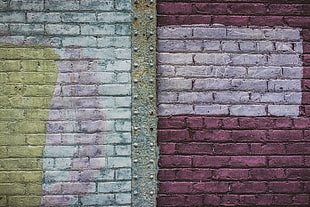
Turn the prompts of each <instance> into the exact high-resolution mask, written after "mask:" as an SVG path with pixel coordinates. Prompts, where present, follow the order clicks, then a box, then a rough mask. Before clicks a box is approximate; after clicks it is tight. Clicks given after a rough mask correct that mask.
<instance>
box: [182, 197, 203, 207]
mask: <svg viewBox="0 0 310 207" xmlns="http://www.w3.org/2000/svg"><path fill="white" fill-rule="evenodd" d="M184 197H185V201H184V204H183V205H184V206H202V205H203V196H202V195H185V196H184Z"/></svg>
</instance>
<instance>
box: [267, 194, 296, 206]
mask: <svg viewBox="0 0 310 207" xmlns="http://www.w3.org/2000/svg"><path fill="white" fill-rule="evenodd" d="M292 201H293V198H292V195H288V194H276V195H273V202H272V204H273V205H284V206H287V205H290V204H291V203H292Z"/></svg>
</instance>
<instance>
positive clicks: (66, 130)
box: [0, 0, 131, 207]
mask: <svg viewBox="0 0 310 207" xmlns="http://www.w3.org/2000/svg"><path fill="white" fill-rule="evenodd" d="M130 24H131V3H130V1H126V0H116V1H110V0H107V1H100V0H80V1H79V0H68V1H56V0H46V1H41V0H32V1H28V0H12V1H1V2H0V35H1V36H0V43H1V44H0V50H1V52H0V77H1V78H0V88H1V103H0V106H1V109H0V114H1V115H0V116H1V117H0V126H1V141H0V145H1V146H0V149H1V150H0V154H1V158H0V197H1V199H0V206H14V207H15V206H39V205H40V204H41V206H69V205H70V206H95V205H105V206H128V205H130V203H131V192H130V191H131V157H130V155H131V134H130V132H131V108H130V107H131V74H130V68H131V49H130V45H131V42H130V35H131V31H130Z"/></svg>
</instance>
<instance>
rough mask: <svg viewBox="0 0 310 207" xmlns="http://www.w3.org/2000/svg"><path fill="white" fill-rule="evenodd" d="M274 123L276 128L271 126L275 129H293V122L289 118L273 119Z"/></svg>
mask: <svg viewBox="0 0 310 207" xmlns="http://www.w3.org/2000/svg"><path fill="white" fill-rule="evenodd" d="M272 120H273V122H274V126H271V127H273V128H275V129H291V128H292V120H291V118H288V117H278V118H273V119H272Z"/></svg>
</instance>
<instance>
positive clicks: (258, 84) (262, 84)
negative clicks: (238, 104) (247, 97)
mask: <svg viewBox="0 0 310 207" xmlns="http://www.w3.org/2000/svg"><path fill="white" fill-rule="evenodd" d="M232 87H233V89H234V90H238V91H240V90H241V91H267V81H265V80H254V79H234V80H232Z"/></svg>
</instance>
